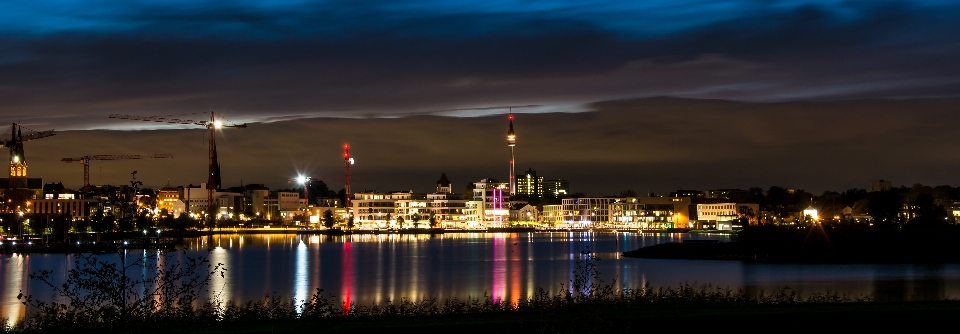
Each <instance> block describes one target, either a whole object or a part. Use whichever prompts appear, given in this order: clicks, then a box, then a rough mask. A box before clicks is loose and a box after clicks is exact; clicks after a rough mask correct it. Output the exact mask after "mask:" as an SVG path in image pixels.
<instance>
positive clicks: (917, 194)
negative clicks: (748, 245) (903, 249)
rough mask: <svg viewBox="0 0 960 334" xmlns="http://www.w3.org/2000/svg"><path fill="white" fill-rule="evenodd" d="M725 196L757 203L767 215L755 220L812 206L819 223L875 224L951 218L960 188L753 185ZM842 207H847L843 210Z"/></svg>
mask: <svg viewBox="0 0 960 334" xmlns="http://www.w3.org/2000/svg"><path fill="white" fill-rule="evenodd" d="M729 199H730V200H732V201H735V202H737V203H758V204H760V211H761V212H766V213H767V216H762V215H759V213H757V217H756V218H757V220H758V222H759V223H775V222H776V221H775V220H776V219H777V218H782V217H786V216H789V215H790V214H792V213H796V212H801V211H803V210H804V209H805V208H807V207H813V208H815V209H817V210H818V211H819V216H820V221H821V222H822V223H853V222H854V220H855V219H854V217H869V218H871V219H872V220H873V223H874V224H875V225H878V226H904V225H906V224H908V223H916V224H930V225H936V224H942V223H953V222H954V221H953V217H952V215H950V214H949V213H950V211H951V210H950V209H951V207H952V205H953V203H954V202H958V201H960V188H955V187H952V186H946V185H942V186H936V187H930V186H924V185H921V184H915V185H913V186H912V187H899V188H891V189H890V190H885V191H873V192H868V191H867V190H865V189H856V188H855V189H848V190H845V191H841V192H837V191H824V192H823V193H822V194H820V195H814V194H811V193H809V192H806V191H804V190H802V189H797V190H794V189H787V188H782V187H776V186H774V187H770V188H768V189H766V190H764V189H762V188H759V187H754V188H750V189H748V190H747V191H745V192H736V193H731V194H729ZM845 208H849V209H848V210H849V211H848V212H844V209H845ZM750 218H754V217H750ZM765 220H766V221H765Z"/></svg>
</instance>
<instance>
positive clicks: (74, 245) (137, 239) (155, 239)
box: [0, 227, 722, 254]
mask: <svg viewBox="0 0 960 334" xmlns="http://www.w3.org/2000/svg"><path fill="white" fill-rule="evenodd" d="M463 233H467V234H472V233H637V234H663V233H690V234H716V233H718V232H717V231H703V230H699V231H691V230H687V229H666V230H637V229H610V228H605V229H536V228H532V227H507V228H490V229H482V230H481V229H476V230H471V229H441V228H414V229H400V230H339V229H333V230H308V229H302V228H284V227H281V228H229V229H214V230H206V231H204V230H190V231H181V232H176V231H164V232H163V233H162V234H160V236H149V235H145V234H141V233H137V232H111V233H101V234H99V235H97V234H95V233H83V234H76V233H73V234H69V239H70V240H71V242H69V243H63V242H59V243H43V241H42V239H41V238H39V237H37V236H31V237H28V238H24V239H20V240H16V239H5V240H3V241H0V254H14V253H16V254H71V253H109V252H116V251H117V250H119V249H121V248H126V249H171V248H176V247H177V246H178V245H181V244H182V241H183V240H184V239H189V238H201V237H208V236H214V235H325V236H347V235H441V234H463ZM720 234H722V233H720ZM124 242H126V244H124Z"/></svg>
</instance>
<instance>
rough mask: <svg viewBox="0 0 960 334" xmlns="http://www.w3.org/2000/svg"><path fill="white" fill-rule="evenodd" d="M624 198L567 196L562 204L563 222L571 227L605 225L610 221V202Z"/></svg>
mask: <svg viewBox="0 0 960 334" xmlns="http://www.w3.org/2000/svg"><path fill="white" fill-rule="evenodd" d="M618 200H622V199H620V198H613V197H581V198H565V199H563V200H561V202H560V205H561V206H562V207H561V209H562V210H563V222H564V223H566V224H567V226H568V227H569V228H595V227H604V226H606V225H607V224H608V223H609V221H610V204H613V203H615V202H617V201H618Z"/></svg>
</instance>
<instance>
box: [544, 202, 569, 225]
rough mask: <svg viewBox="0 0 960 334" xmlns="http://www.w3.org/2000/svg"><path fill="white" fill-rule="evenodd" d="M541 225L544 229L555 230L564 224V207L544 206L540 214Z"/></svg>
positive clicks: (557, 205) (556, 205) (555, 205)
mask: <svg viewBox="0 0 960 334" xmlns="http://www.w3.org/2000/svg"><path fill="white" fill-rule="evenodd" d="M540 223H541V224H543V226H544V227H548V228H555V227H557V226H559V225H560V224H562V223H563V206H562V205H560V204H548V205H544V206H543V211H542V212H541V214H540Z"/></svg>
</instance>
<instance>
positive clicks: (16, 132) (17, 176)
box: [3, 123, 55, 189]
mask: <svg viewBox="0 0 960 334" xmlns="http://www.w3.org/2000/svg"><path fill="white" fill-rule="evenodd" d="M12 124H13V125H12V126H11V127H10V137H9V139H3V147H5V148H9V149H10V179H9V180H10V189H17V188H20V187H23V188H26V187H27V158H26V157H25V156H24V154H23V142H26V141H31V140H34V139H40V138H46V137H50V136H53V135H55V133H53V130H49V131H33V130H30V129H27V128H25V127H23V126H22V125H20V124H17V123H12ZM23 129H26V130H27V131H31V132H32V133H28V134H27V135H23Z"/></svg>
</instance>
